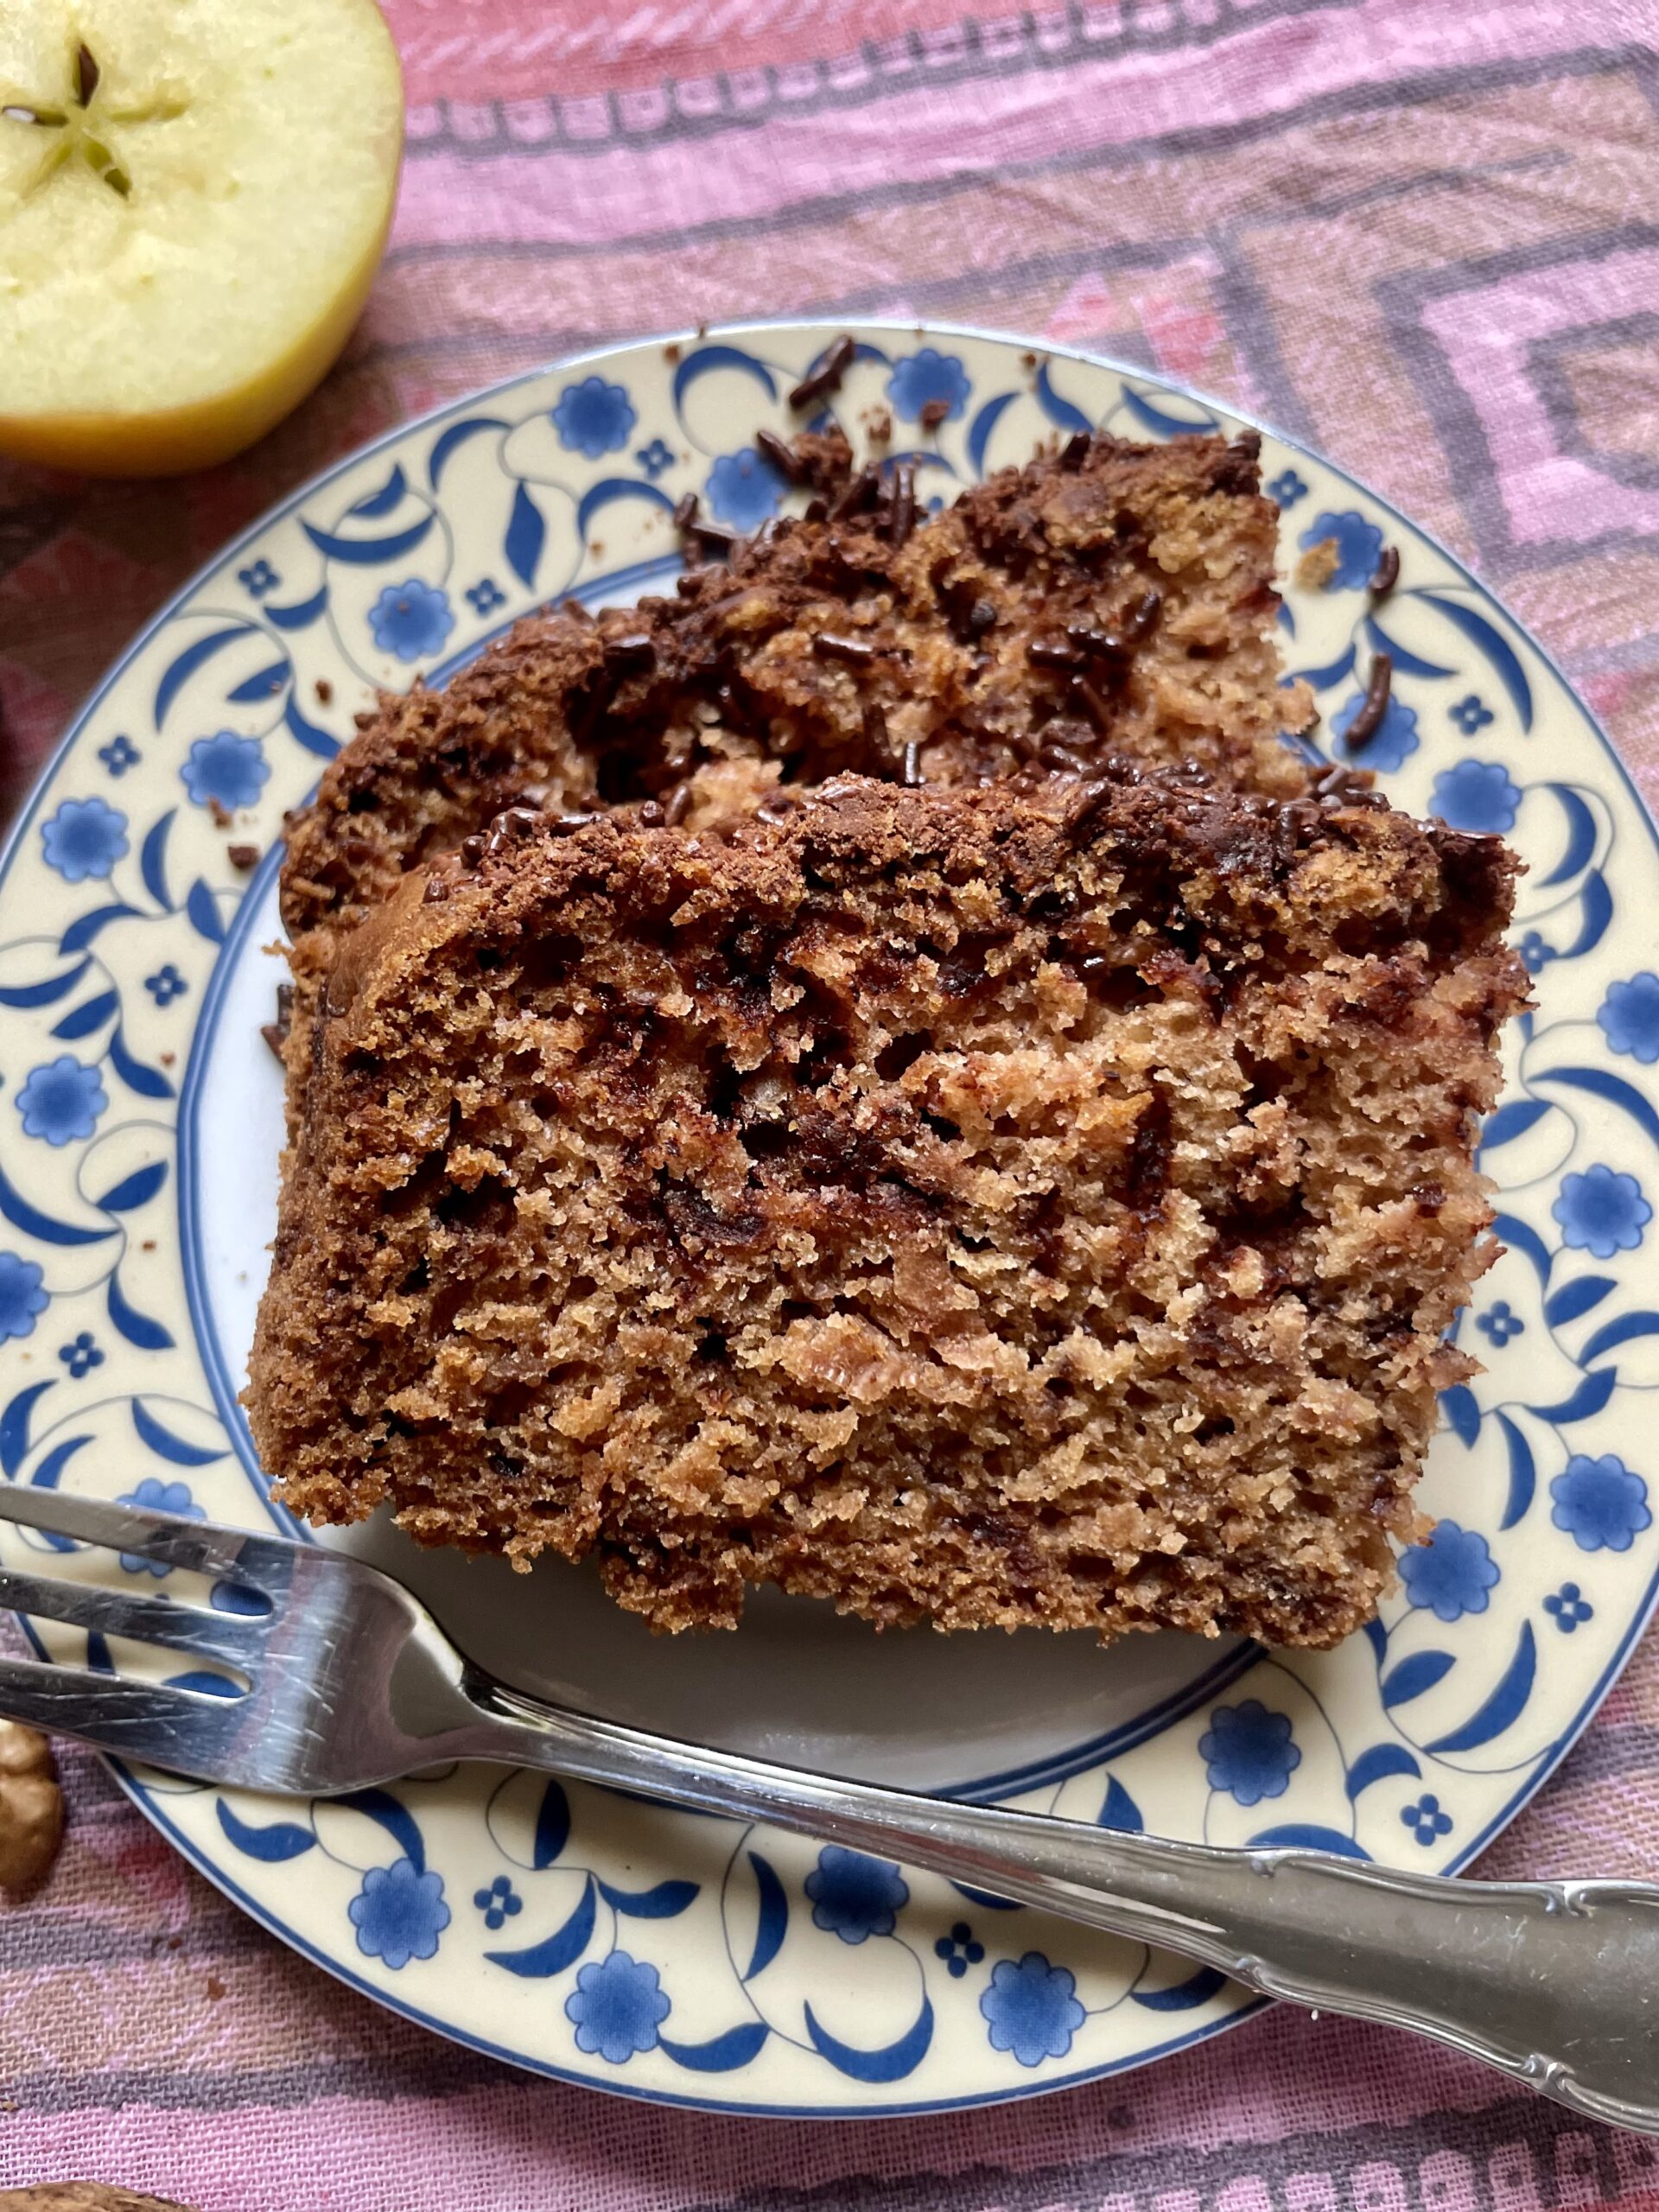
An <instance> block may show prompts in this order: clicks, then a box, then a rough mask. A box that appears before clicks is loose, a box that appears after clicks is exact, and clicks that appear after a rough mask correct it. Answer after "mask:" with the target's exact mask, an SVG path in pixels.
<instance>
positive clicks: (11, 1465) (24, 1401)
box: [0, 1382, 52, 1475]
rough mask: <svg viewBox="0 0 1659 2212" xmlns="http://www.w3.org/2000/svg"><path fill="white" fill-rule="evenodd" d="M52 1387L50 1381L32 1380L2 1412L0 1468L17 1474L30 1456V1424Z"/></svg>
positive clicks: (0, 1416) (9, 1473)
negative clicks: (37, 1408)
mask: <svg viewBox="0 0 1659 2212" xmlns="http://www.w3.org/2000/svg"><path fill="white" fill-rule="evenodd" d="M51 1388H52V1384H51V1383H50V1382H46V1383H30V1384H29V1388H28V1389H26V1390H20V1391H19V1392H18V1393H17V1395H16V1397H15V1398H14V1399H13V1400H12V1401H11V1403H10V1405H9V1406H8V1407H7V1408H6V1410H5V1411H4V1413H3V1414H0V1470H3V1471H4V1472H5V1473H6V1474H8V1475H15V1474H16V1471H17V1470H18V1468H19V1467H21V1466H22V1464H23V1462H24V1460H25V1459H27V1458H28V1457H29V1420H30V1417H31V1415H32V1414H33V1413H34V1411H35V1407H36V1405H37V1404H38V1403H39V1402H40V1401H41V1399H42V1398H43V1397H44V1396H45V1395H46V1394H47V1392H48V1390H49V1389H51Z"/></svg>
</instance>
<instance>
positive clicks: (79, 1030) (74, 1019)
mask: <svg viewBox="0 0 1659 2212" xmlns="http://www.w3.org/2000/svg"><path fill="white" fill-rule="evenodd" d="M120 1004H121V1001H120V999H119V997H118V995H117V994H116V993H115V992H114V991H100V992H99V995H98V996H97V997H96V998H95V999H88V1000H86V1002H85V1003H84V1004H83V1005H80V1006H78V1007H74V1008H73V1010H72V1011H71V1012H70V1013H68V1014H65V1015H64V1017H63V1020H61V1021H60V1022H56V1023H54V1025H53V1029H52V1034H53V1035H54V1037H63V1038H67V1039H69V1040H70V1041H71V1042H73V1039H75V1038H77V1037H86V1036H90V1035H91V1033H92V1031H93V1030H94V1029H101V1028H102V1027H104V1024H105V1022H106V1021H108V1020H110V1018H111V1015H112V1014H115V1013H117V1012H118V1009H119V1007H120Z"/></svg>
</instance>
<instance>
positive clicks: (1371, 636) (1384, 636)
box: [1364, 614, 1456, 682]
mask: <svg viewBox="0 0 1659 2212" xmlns="http://www.w3.org/2000/svg"><path fill="white" fill-rule="evenodd" d="M1364 629H1365V636H1366V639H1367V642H1368V643H1369V644H1370V648H1371V651H1372V652H1376V653H1386V654H1387V655H1388V657H1389V660H1390V661H1391V662H1392V663H1393V664H1394V672H1395V675H1396V676H1420V677H1422V678H1423V679H1424V680H1425V682H1427V681H1429V680H1431V679H1432V678H1433V677H1437V676H1451V675H1453V674H1455V672H1456V671H1454V670H1452V669H1449V668H1442V667H1441V666H1440V663H1439V662H1438V661H1434V660H1425V659H1424V658H1423V657H1422V655H1421V653H1414V652H1409V651H1408V649H1407V647H1406V646H1404V645H1402V644H1401V643H1400V640H1399V639H1397V638H1391V637H1389V633H1388V632H1387V631H1386V630H1385V629H1384V628H1383V626H1382V624H1381V623H1380V622H1378V621H1376V620H1375V619H1374V618H1373V617H1372V616H1370V615H1369V614H1368V615H1367V616H1366V618H1365V623H1364Z"/></svg>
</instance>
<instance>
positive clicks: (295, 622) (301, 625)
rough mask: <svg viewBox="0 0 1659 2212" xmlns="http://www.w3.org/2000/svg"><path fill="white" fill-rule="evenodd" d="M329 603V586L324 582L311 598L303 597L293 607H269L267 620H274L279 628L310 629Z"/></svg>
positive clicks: (266, 615)
mask: <svg viewBox="0 0 1659 2212" xmlns="http://www.w3.org/2000/svg"><path fill="white" fill-rule="evenodd" d="M327 604H328V587H327V584H323V585H322V586H321V588H319V589H318V590H316V591H314V592H313V593H312V594H311V596H310V598H309V599H302V600H301V601H298V602H297V604H296V605H295V606H293V607H266V609H265V620H266V621H267V622H274V623H275V624H276V626H277V628H278V629H279V630H308V629H309V628H310V626H311V625H312V624H313V623H314V622H315V621H316V620H317V619H318V617H319V616H320V615H321V613H322V611H323V609H324V607H327Z"/></svg>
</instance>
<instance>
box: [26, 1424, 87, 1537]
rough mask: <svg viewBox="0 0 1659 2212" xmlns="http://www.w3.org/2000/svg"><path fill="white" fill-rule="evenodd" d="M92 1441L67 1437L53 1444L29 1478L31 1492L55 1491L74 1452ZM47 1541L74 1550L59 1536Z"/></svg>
mask: <svg viewBox="0 0 1659 2212" xmlns="http://www.w3.org/2000/svg"><path fill="white" fill-rule="evenodd" d="M91 1442H92V1438H91V1437H90V1436H67V1437H66V1438H65V1439H64V1440H63V1442H62V1443H61V1444H54V1446H52V1449H51V1450H50V1451H49V1452H46V1453H45V1454H44V1455H43V1456H42V1458H41V1462H40V1464H39V1465H38V1466H37V1467H36V1468H35V1471H34V1473H33V1474H32V1475H31V1476H30V1477H29V1488H30V1489H31V1490H56V1488H57V1486H58V1484H59V1483H60V1481H61V1480H62V1478H63V1471H64V1469H65V1468H66V1467H67V1465H68V1464H69V1462H70V1461H71V1460H72V1459H73V1458H74V1456H75V1454H76V1452H79V1451H80V1450H81V1449H82V1448H83V1446H86V1445H88V1444H90V1443H91ZM48 1541H50V1542H53V1543H54V1544H56V1545H57V1546H58V1547H59V1548H60V1549H61V1550H64V1551H73V1549H74V1546H73V1544H72V1543H70V1542H68V1541H66V1539H65V1538H63V1537H61V1536H57V1537H52V1538H49V1539H48Z"/></svg>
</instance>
